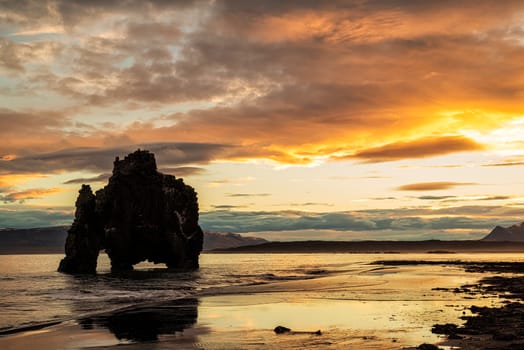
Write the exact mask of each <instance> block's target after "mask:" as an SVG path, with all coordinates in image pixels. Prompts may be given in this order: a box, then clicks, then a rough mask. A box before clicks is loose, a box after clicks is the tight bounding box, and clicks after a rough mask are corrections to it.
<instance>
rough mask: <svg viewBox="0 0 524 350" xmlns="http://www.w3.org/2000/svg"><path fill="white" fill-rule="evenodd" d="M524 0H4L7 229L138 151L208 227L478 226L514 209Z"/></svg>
mask: <svg viewBox="0 0 524 350" xmlns="http://www.w3.org/2000/svg"><path fill="white" fill-rule="evenodd" d="M523 97H524V2H522V1H511V0H507V1H483V0H475V1H469V0H468V1H458V0H454V1H446V0H444V1H431V2H429V1H408V0H389V1H380V0H354V1H328V2H323V1H279V0H278V1H277V0H268V1H257V2H252V1H244V0H238V1H234V0H231V1H163V0H157V1H152V0H150V1H147V0H140V1H138V0H137V1H133V0H127V1H123V2H111V1H103V0H85V1H84V0H82V1H80V0H67V1H66V0H63V1H51V0H49V1H45V0H38V1H37V0H35V1H30V0H2V1H0V140H1V141H0V228H7V227H11V228H21V227H39V226H54V225H67V224H70V223H71V222H72V219H73V212H74V201H75V198H76V196H77V194H78V189H79V188H80V186H81V184H82V183H88V184H91V186H92V187H93V189H95V190H96V189H99V188H102V187H103V186H104V184H105V183H106V182H107V179H108V177H109V174H110V173H111V169H112V163H113V160H114V159H115V157H116V156H120V157H122V156H125V155H126V154H128V153H130V152H132V151H134V150H136V149H138V148H141V149H147V150H149V151H151V152H153V153H155V155H156V159H157V164H158V167H159V170H160V171H162V172H164V173H169V174H173V175H175V176H177V177H181V178H183V179H184V181H185V182H186V183H187V184H189V185H191V186H193V187H194V188H195V189H196V191H197V192H198V196H199V205H200V223H201V226H203V228H204V229H206V230H212V231H230V232H237V233H241V234H245V235H248V236H258V237H263V238H266V239H271V240H303V239H332V240H362V239H394V240H397V239H399V240H404V239H405V240H414V239H477V238H481V237H483V236H484V235H486V234H488V233H489V231H490V230H491V229H492V228H493V227H494V226H495V225H502V226H509V225H511V224H515V223H519V222H521V221H522V213H524V179H523V177H522V176H521V174H522V172H523V170H524V169H523V167H524V147H523V146H524V138H523V137H522V135H523V134H524V104H522V101H523Z"/></svg>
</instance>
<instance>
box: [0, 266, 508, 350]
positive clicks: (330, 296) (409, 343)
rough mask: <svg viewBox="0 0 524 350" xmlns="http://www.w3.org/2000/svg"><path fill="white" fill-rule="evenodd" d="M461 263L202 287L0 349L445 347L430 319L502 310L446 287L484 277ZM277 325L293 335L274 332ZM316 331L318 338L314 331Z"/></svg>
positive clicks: (3, 339) (0, 340)
mask: <svg viewBox="0 0 524 350" xmlns="http://www.w3.org/2000/svg"><path fill="white" fill-rule="evenodd" d="M464 268H465V264H461V263H460V262H455V263H449V262H447V261H440V262H437V263H435V262H433V263H430V264H426V265H424V263H423V262H420V261H418V262H413V261H412V262H409V261H403V262H399V263H398V264H395V262H394V261H393V262H391V263H390V264H389V265H388V264H386V263H385V262H377V263H376V264H372V265H367V266H365V267H364V269H363V270H362V271H360V270H359V271H358V273H356V274H355V273H354V271H347V272H342V273H335V274H330V273H326V274H323V273H322V272H321V273H320V276H318V277H317V276H315V278H312V279H306V280H296V281H278V282H275V283H268V284H253V285H241V286H231V287H226V288H209V289H205V290H203V291H201V292H199V293H198V294H197V295H195V296H193V297H190V298H183V299H174V300H171V301H165V302H162V303H154V302H153V303H148V304H141V305H137V306H133V307H127V308H124V309H120V310H116V311H112V312H107V313H97V314H92V315H88V316H83V317H81V318H77V319H69V320H64V321H62V322H60V323H58V324H50V325H47V326H45V325H44V327H38V329H36V328H35V329H19V332H11V334H6V335H3V336H0V348H2V349H5V350H8V349H20V348H30V347H32V346H34V344H38V345H39V348H40V349H42V350H45V349H56V348H67V349H83V348H89V349H112V348H115V349H116V348H117V347H118V349H144V348H145V349H148V348H151V349H152V348H155V349H162V348H173V347H176V348H177V349H261V348H270V349H271V348H273V349H284V348H285V349H304V348H308V349H309V348H311V349H324V348H328V349H346V348H348V347H354V348H364V349H366V348H367V349H415V348H416V346H418V345H419V344H422V343H432V344H436V343H442V342H444V343H443V344H448V342H449V340H447V337H446V336H444V335H439V334H434V333H432V332H431V329H432V327H433V326H434V325H435V324H439V323H441V324H445V323H452V322H457V320H459V319H460V317H461V316H463V314H464V313H466V314H467V315H468V316H471V315H472V313H471V312H470V310H471V308H472V307H473V306H474V305H478V303H479V302H480V303H482V305H485V306H490V307H491V306H492V307H496V306H500V300H495V299H494V298H475V299H471V298H470V299H468V298H467V297H468V296H467V295H466V294H464V293H453V292H452V291H453V290H454V288H457V287H459V286H462V285H468V284H474V283H476V281H478V280H479V279H481V278H483V277H486V276H487V274H486V273H485V272H481V271H480V270H475V271H473V270H472V271H470V272H466V273H464V272H463V271H464ZM497 268H498V267H497V266H495V267H494V270H492V271H490V270H488V271H490V272H489V273H488V275H489V274H492V273H495V272H494V271H495V270H497ZM497 299H498V298H497ZM276 326H284V327H288V328H291V330H292V331H296V333H290V334H275V333H274V332H273V329H274V328H275V327H276ZM317 330H320V331H321V335H316V334H314V332H316V331H317ZM462 342H463V343H464V342H465V341H464V340H463V341H462ZM470 343H471V344H473V342H470ZM453 344H456V343H453ZM467 344H469V343H467V342H466V346H465V347H463V349H468V347H467V346H468V345H467ZM501 344H505V345H507V342H506V343H501ZM449 346H456V345H452V344H450V345H449ZM469 348H471V349H473V348H474V347H469Z"/></svg>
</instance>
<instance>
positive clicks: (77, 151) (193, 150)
mask: <svg viewBox="0 0 524 350" xmlns="http://www.w3.org/2000/svg"><path fill="white" fill-rule="evenodd" d="M138 148H141V149H147V150H149V151H151V152H153V153H154V154H155V157H156V160H157V165H160V166H162V167H168V168H169V167H170V166H177V165H180V166H183V165H187V164H194V163H199V164H205V163H208V162H210V161H211V160H214V159H216V158H217V157H219V155H220V154H222V153H225V152H226V151H228V149H230V148H231V147H230V146H227V145H219V144H206V143H151V144H135V145H128V146H120V147H107V148H98V147H83V148H72V149H64V150H60V151H56V152H51V153H43V154H38V153H37V154H33V155H28V156H25V157H18V158H14V159H11V160H8V161H2V162H0V173H26V172H41V173H56V172H60V171H80V170H85V171H93V172H99V171H102V172H103V171H110V170H111V169H112V167H113V166H112V164H113V161H114V159H115V156H118V155H119V156H125V155H127V154H129V153H131V152H133V151H135V150H136V149H138ZM175 168H176V167H175ZM184 170H185V171H186V173H188V172H191V171H195V170H196V169H191V168H190V169H187V167H186V168H185V169H184V167H182V171H184Z"/></svg>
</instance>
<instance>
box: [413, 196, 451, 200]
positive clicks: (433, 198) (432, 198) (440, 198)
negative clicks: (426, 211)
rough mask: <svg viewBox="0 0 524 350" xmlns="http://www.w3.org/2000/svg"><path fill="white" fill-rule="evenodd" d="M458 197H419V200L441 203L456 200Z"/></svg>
mask: <svg viewBox="0 0 524 350" xmlns="http://www.w3.org/2000/svg"><path fill="white" fill-rule="evenodd" d="M454 198H456V196H419V197H417V199H420V200H424V201H440V200H447V199H454Z"/></svg>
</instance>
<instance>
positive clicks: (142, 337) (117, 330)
mask: <svg viewBox="0 0 524 350" xmlns="http://www.w3.org/2000/svg"><path fill="white" fill-rule="evenodd" d="M197 317H198V299H195V298H188V299H179V300H174V301H171V302H166V303H163V304H161V305H155V306H145V307H137V308H132V309H126V310H122V311H117V312H114V313H111V314H107V315H97V316H95V317H88V318H85V319H82V320H80V321H79V322H80V325H81V326H82V328H84V329H93V328H107V329H108V330H109V331H111V332H112V333H113V334H114V335H115V336H116V338H117V339H119V340H130V341H137V342H144V341H155V340H158V336H159V335H162V334H174V333H176V332H182V331H184V330H185V329H188V328H191V327H193V325H194V324H195V323H196V321H197Z"/></svg>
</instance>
